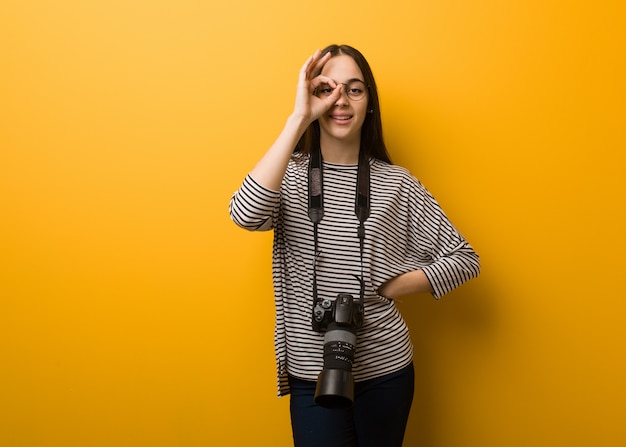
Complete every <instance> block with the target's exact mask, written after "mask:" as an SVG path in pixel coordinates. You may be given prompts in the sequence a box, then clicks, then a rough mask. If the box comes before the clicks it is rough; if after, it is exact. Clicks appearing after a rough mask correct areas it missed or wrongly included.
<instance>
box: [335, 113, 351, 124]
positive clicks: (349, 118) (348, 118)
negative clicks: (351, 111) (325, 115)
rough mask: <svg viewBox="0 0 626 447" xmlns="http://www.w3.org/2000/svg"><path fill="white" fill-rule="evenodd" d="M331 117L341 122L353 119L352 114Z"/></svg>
mask: <svg viewBox="0 0 626 447" xmlns="http://www.w3.org/2000/svg"><path fill="white" fill-rule="evenodd" d="M330 119H332V120H333V121H338V122H340V123H345V122H347V121H350V120H351V119H352V115H331V116H330Z"/></svg>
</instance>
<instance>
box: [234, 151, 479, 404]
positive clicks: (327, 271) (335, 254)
mask: <svg viewBox="0 0 626 447" xmlns="http://www.w3.org/2000/svg"><path fill="white" fill-rule="evenodd" d="M370 165H371V173H370V182H371V212H370V217H369V218H368V220H367V221H366V222H365V229H366V230H365V231H366V233H365V244H364V253H363V263H364V280H365V289H366V291H365V321H364V325H363V327H362V328H361V329H360V330H359V331H358V333H357V346H356V354H355V363H354V365H353V373H354V376H355V380H357V381H361V380H367V379H371V378H375V377H379V376H382V375H384V374H388V373H391V372H395V371H397V370H399V369H401V368H403V367H404V366H406V365H408V364H409V363H410V362H411V360H412V355H413V347H412V344H411V340H410V336H409V332H408V329H407V326H406V324H405V322H404V320H403V319H402V316H401V315H400V312H399V311H398V309H397V307H396V306H395V303H394V302H393V301H390V300H387V299H385V298H383V297H380V296H379V295H378V294H377V292H376V291H377V290H378V287H379V286H380V285H381V284H382V283H384V282H385V281H387V280H388V279H390V278H392V277H394V276H397V275H399V274H402V273H405V272H408V271H412V270H417V269H422V270H423V271H424V273H425V274H426V276H427V278H428V280H429V281H430V283H431V285H432V287H433V291H434V292H433V296H434V297H435V298H440V297H441V296H443V295H444V294H446V293H448V292H449V291H451V290H452V289H454V288H456V287H458V286H459V285H461V284H462V283H464V282H465V281H468V280H469V279H471V278H474V277H476V276H477V275H478V274H479V269H480V263H479V258H478V255H477V254H476V253H475V252H474V250H473V249H472V247H471V246H470V245H469V244H468V243H467V241H466V240H465V239H464V238H463V237H462V235H461V234H460V233H459V232H458V231H457V230H456V229H455V228H454V226H453V225H452V224H451V223H450V221H449V220H448V218H447V217H446V215H445V214H444V212H443V211H442V210H441V208H440V207H439V205H438V203H437V202H436V201H435V199H434V198H433V197H432V195H431V194H430V193H429V192H428V190H427V189H426V188H425V187H424V186H423V185H422V184H421V183H420V182H419V181H418V180H417V179H416V178H415V177H413V176H412V175H411V174H410V173H409V172H408V171H407V170H406V169H404V168H402V167H400V166H396V165H390V164H387V163H385V162H382V161H380V160H372V161H371V162H370ZM307 169H308V157H307V156H300V157H299V158H297V159H293V160H291V161H290V163H289V166H288V169H287V172H286V174H285V176H284V178H283V183H282V186H281V189H280V191H271V190H269V189H266V188H264V187H262V186H261V185H259V184H258V183H257V182H256V181H255V180H254V179H253V178H252V177H251V176H249V175H248V176H247V177H246V178H245V179H244V182H243V184H242V186H241V187H240V188H239V190H238V191H237V192H235V194H234V195H233V197H232V199H231V202H230V215H231V218H232V219H233V221H234V222H235V223H236V224H237V225H239V226H241V227H243V228H245V229H248V230H270V229H273V230H274V233H275V234H274V246H273V262H272V267H273V281H274V294H275V303H276V327H275V334H274V336H275V349H276V360H277V368H278V387H279V389H278V391H279V395H285V394H288V393H289V387H288V384H287V372H288V373H290V374H292V375H294V376H296V377H298V378H301V379H305V380H316V379H317V376H318V374H319V372H320V371H321V370H322V367H323V361H322V351H323V337H324V336H323V334H319V333H316V332H314V331H313V330H312V329H311V308H312V300H313V299H312V284H313V262H314V254H313V251H314V248H313V245H314V241H313V224H312V223H311V221H310V219H309V217H308V214H307V206H308V205H307V204H308V196H307V194H308V187H307V182H308V181H307ZM356 178H357V165H337V164H331V163H326V162H324V167H323V188H324V217H323V219H322V221H321V222H320V224H319V226H318V256H317V259H316V260H315V262H316V268H317V284H318V296H319V297H321V298H328V299H335V297H336V296H337V294H338V293H350V294H352V296H353V297H355V298H357V297H358V296H359V290H360V284H359V281H358V279H357V277H360V276H361V258H360V248H359V239H358V236H357V227H358V224H359V223H358V220H357V218H356V215H355V213H354V203H355V197H354V196H355V188H356Z"/></svg>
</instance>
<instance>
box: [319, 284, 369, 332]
mask: <svg viewBox="0 0 626 447" xmlns="http://www.w3.org/2000/svg"><path fill="white" fill-rule="evenodd" d="M332 323H335V324H336V325H338V326H345V327H347V328H351V329H353V331H356V330H357V329H360V328H361V326H363V303H361V302H355V301H354V298H352V295H350V294H349V293H340V294H338V295H337V299H336V300H335V301H333V300H329V299H318V300H317V301H316V302H315V304H314V306H313V318H312V325H313V330H314V331H315V332H322V333H323V332H326V331H327V330H328V326H329V325H330V324H332Z"/></svg>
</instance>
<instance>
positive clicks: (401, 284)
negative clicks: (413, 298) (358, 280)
mask: <svg viewBox="0 0 626 447" xmlns="http://www.w3.org/2000/svg"><path fill="white" fill-rule="evenodd" d="M414 293H433V288H432V286H431V285H430V281H428V278H427V277H426V274H425V273H424V271H423V270H414V271H412V272H407V273H403V274H401V275H398V276H396V277H394V278H391V279H390V280H388V281H386V282H385V283H383V285H381V286H380V287H379V288H378V294H379V295H380V296H383V297H385V298H389V299H396V298H400V297H401V296H404V295H411V294H414Z"/></svg>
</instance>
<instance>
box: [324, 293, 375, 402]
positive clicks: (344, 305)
mask: <svg viewBox="0 0 626 447" xmlns="http://www.w3.org/2000/svg"><path fill="white" fill-rule="evenodd" d="M312 323H313V330H315V331H316V332H321V333H324V368H323V369H322V372H321V373H320V374H319V376H318V378H317V385H316V388H315V403H316V404H318V405H320V406H322V407H327V408H348V407H351V406H352V404H353V403H354V377H353V375H352V364H353V363H354V353H355V346H356V331H357V329H359V328H360V327H361V326H363V301H362V300H359V301H355V300H354V298H353V297H352V295H350V294H347V293H340V294H339V295H337V299H335V300H334V301H333V300H328V299H319V300H317V301H316V302H315V304H314V306H313V319H312Z"/></svg>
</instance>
